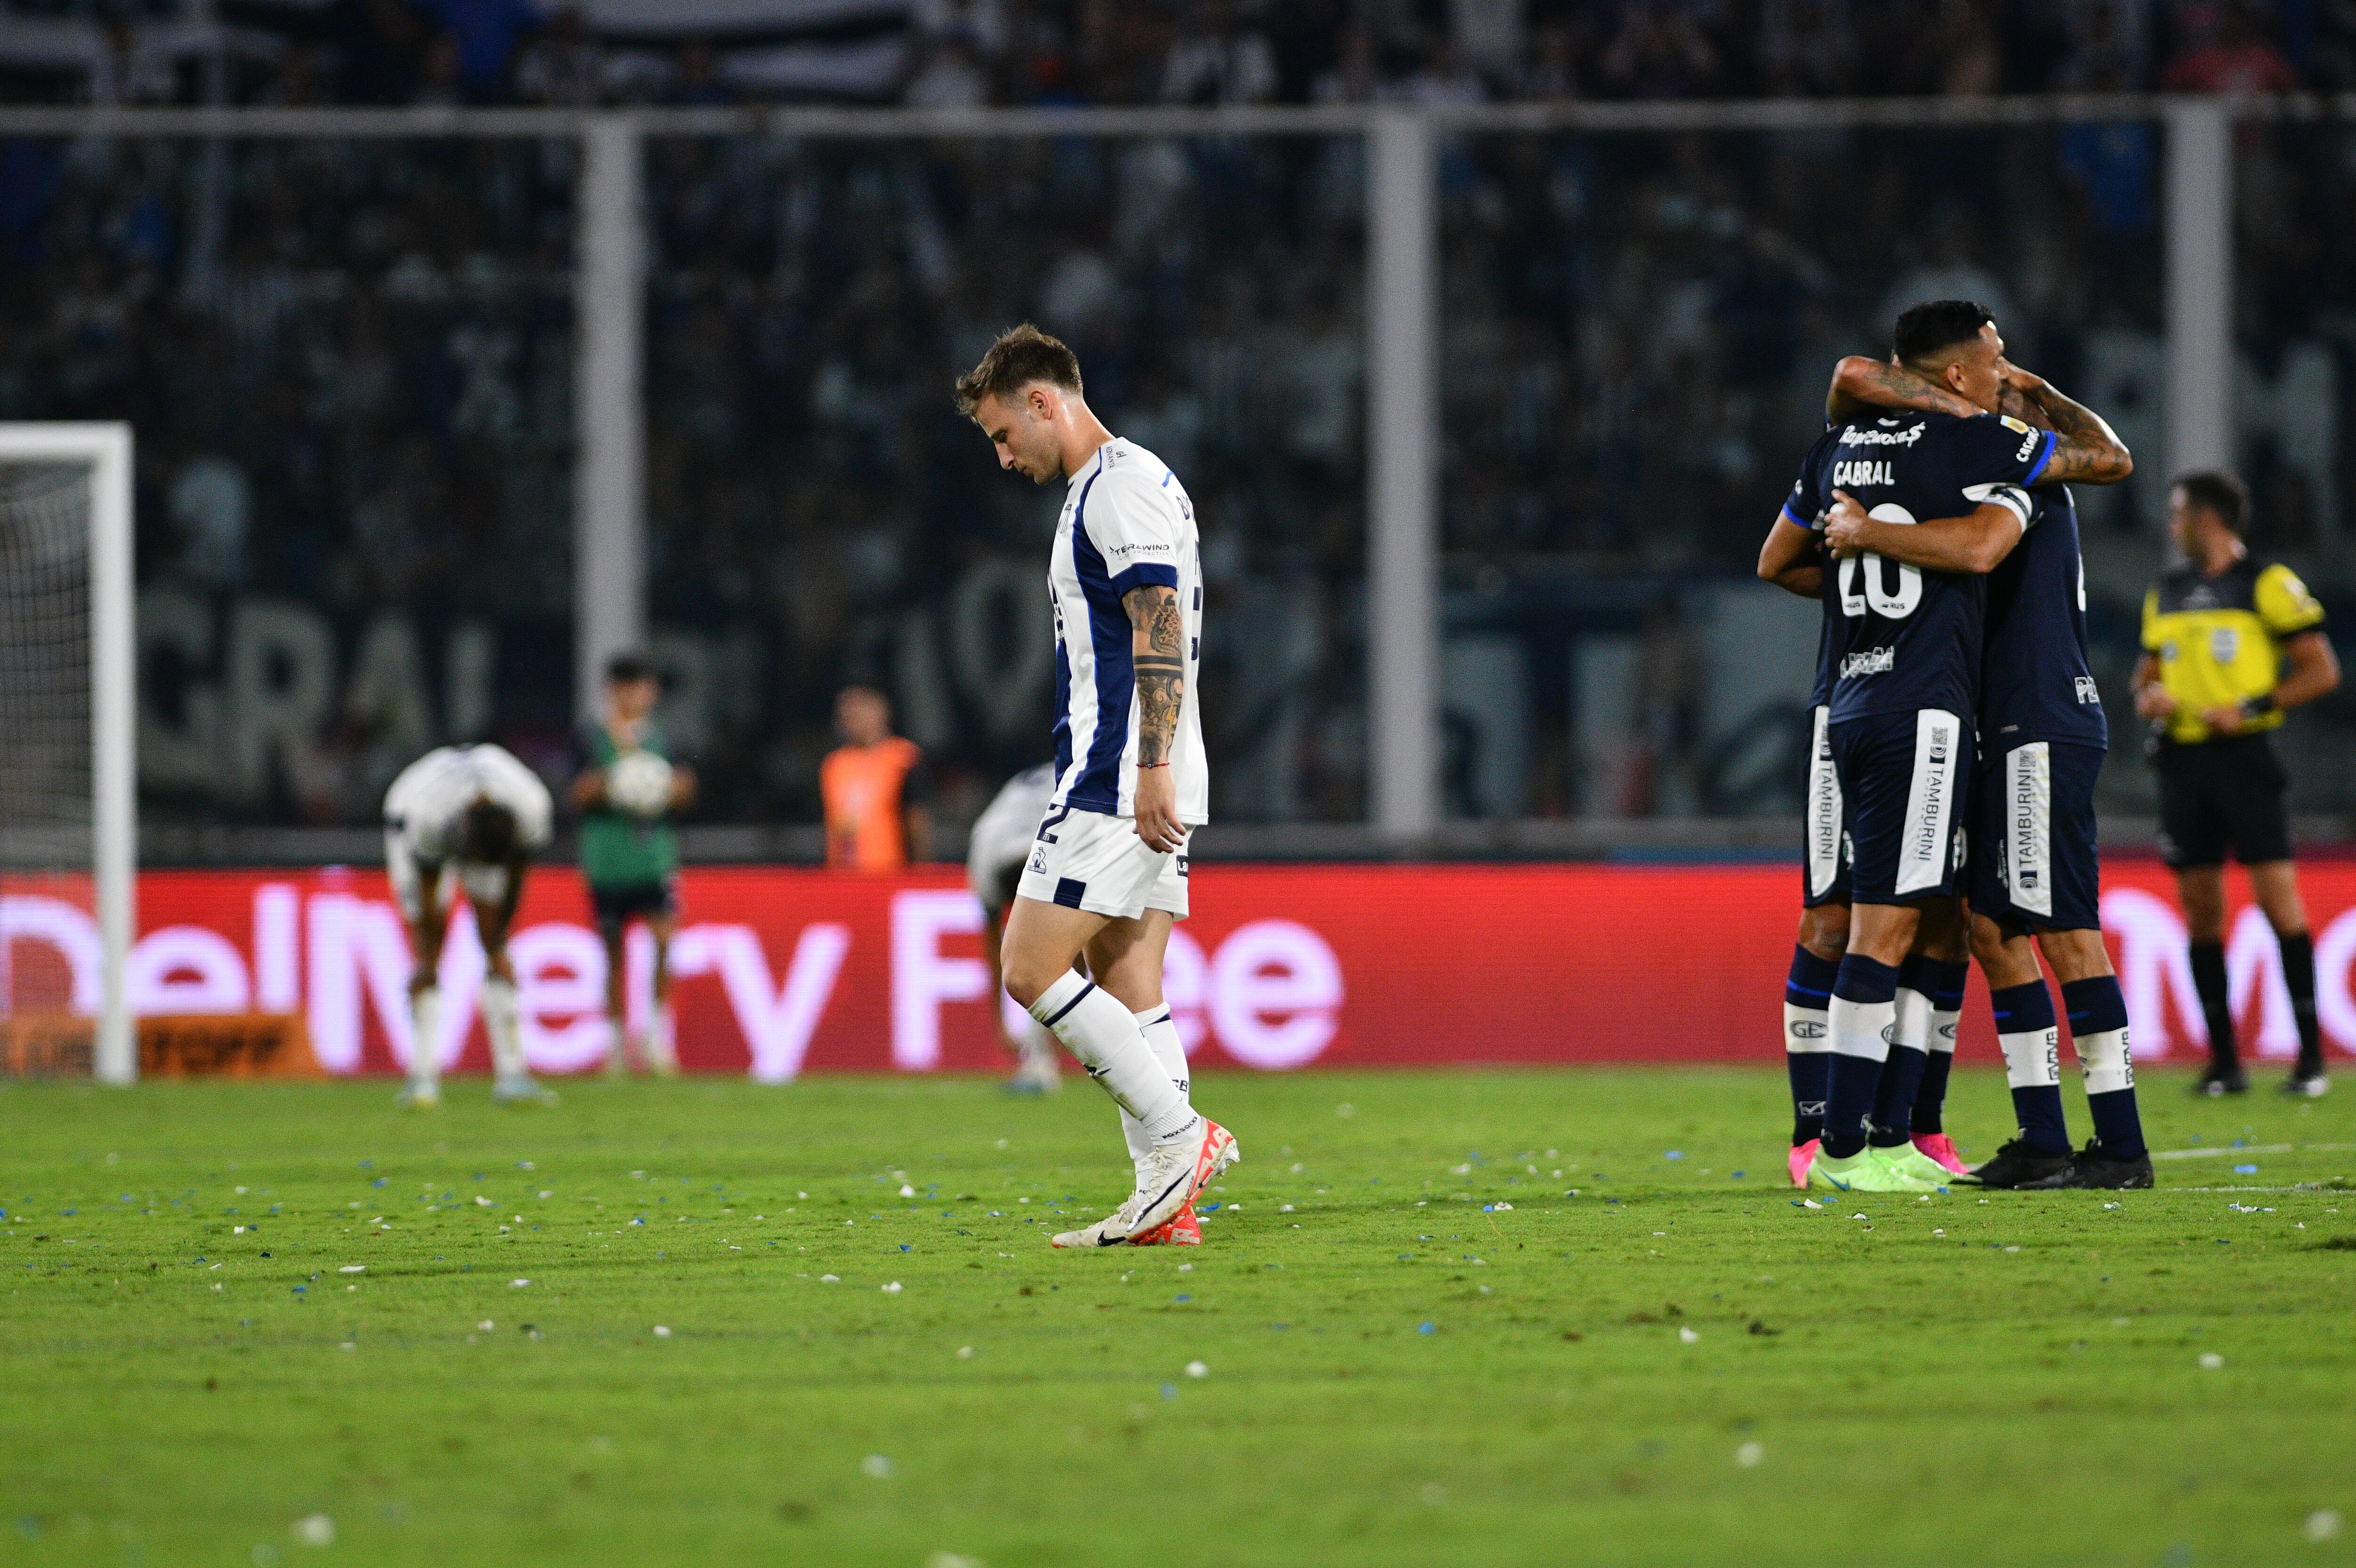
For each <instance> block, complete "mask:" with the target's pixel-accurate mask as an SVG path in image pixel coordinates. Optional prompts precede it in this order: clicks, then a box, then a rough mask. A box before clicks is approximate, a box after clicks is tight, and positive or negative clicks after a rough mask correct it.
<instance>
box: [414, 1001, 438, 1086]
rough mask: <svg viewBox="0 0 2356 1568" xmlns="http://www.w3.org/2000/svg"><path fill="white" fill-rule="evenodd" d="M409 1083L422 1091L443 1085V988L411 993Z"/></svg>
mask: <svg viewBox="0 0 2356 1568" xmlns="http://www.w3.org/2000/svg"><path fill="white" fill-rule="evenodd" d="M409 1081H410V1082H411V1083H414V1084H416V1085H417V1086H418V1087H420V1088H422V1089H431V1088H434V1087H436V1086H437V1085H439V1084H440V1083H441V1082H442V987H439V986H428V987H425V989H423V990H422V991H412V992H410V993H409Z"/></svg>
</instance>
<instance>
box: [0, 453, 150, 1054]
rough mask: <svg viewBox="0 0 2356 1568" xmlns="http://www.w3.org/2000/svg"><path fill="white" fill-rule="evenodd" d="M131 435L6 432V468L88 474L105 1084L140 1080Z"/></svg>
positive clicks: (94, 820)
mask: <svg viewBox="0 0 2356 1568" xmlns="http://www.w3.org/2000/svg"><path fill="white" fill-rule="evenodd" d="M131 453H132V442H131V427H130V426H129V425H127V424H122V423H101V422H96V421H91V422H84V423H70V422H60V423H55V424H46V423H33V424H5V423H0V462H10V463H84V464H89V465H90V470H91V476H90V500H91V507H90V718H91V737H90V746H91V770H90V775H91V880H92V884H93V887H94V891H95V893H96V898H95V902H96V905H97V914H98V936H99V950H100V954H101V957H102V963H101V976H102V983H101V987H100V1001H99V1008H98V1019H97V1034H96V1038H95V1040H94V1041H93V1044H92V1049H91V1072H92V1073H93V1075H94V1076H95V1077H96V1078H97V1079H98V1081H99V1082H100V1083H135V1082H137V1081H138V1077H139V1042H138V1038H137V1035H136V1032H135V1030H134V1025H133V1020H132V1017H131V997H130V993H129V990H128V988H127V987H126V986H125V984H124V979H123V976H124V971H125V969H126V967H127V966H128V964H129V961H130V957H131V938H132V933H133V929H134V920H135V913H134V912H135V909H136V905H135V902H134V901H135V900H136V898H137V896H138V891H137V888H136V886H135V884H134V867H135V866H136V864H137V861H138V833H139V809H138V806H139V803H138V795H137V787H138V786H137V746H138V727H137V724H136V721H135V712H136V708H135V704H136V700H137V699H136V688H135V681H136V675H135V670H134V652H133V645H132V625H131V616H132V611H131V579H132V560H131V554H132V533H131Z"/></svg>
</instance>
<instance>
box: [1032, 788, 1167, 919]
mask: <svg viewBox="0 0 2356 1568" xmlns="http://www.w3.org/2000/svg"><path fill="white" fill-rule="evenodd" d="M1188 831H1189V832H1190V833H1191V832H1192V829H1189V830H1188ZM1015 891H1016V892H1017V893H1019V894H1020V895H1021V896H1023V898H1026V899H1036V900H1038V901H1040V902H1041V903H1050V904H1062V905H1063V906H1064V907H1065V908H1066V909H1082V910H1086V911H1087V912H1089V913H1090V914H1103V915H1110V916H1111V917H1112V918H1114V919H1115V920H1135V919H1137V918H1138V917H1139V916H1140V915H1142V914H1143V913H1144V912H1146V911H1147V910H1149V909H1160V910H1168V911H1169V912H1170V913H1171V915H1172V917H1173V918H1174V919H1178V920H1183V919H1185V918H1186V847H1185V846H1184V845H1181V846H1179V848H1177V850H1176V851H1175V852H1174V853H1172V854H1168V855H1162V854H1158V853H1156V852H1155V851H1153V850H1151V849H1149V848H1146V847H1145V840H1143V839H1142V838H1140V837H1138V836H1137V819H1136V818H1135V817H1132V816H1108V815H1107V814H1105V813H1104V812H1101V811H1075V810H1074V809H1072V808H1071V807H1070V806H1067V805H1055V806H1050V807H1048V808H1047V815H1046V816H1044V817H1042V818H1041V819H1040V821H1039V836H1038V837H1037V838H1035V839H1033V841H1032V845H1031V859H1029V860H1027V861H1025V862H1024V863H1023V880H1022V883H1021V884H1020V885H1019V886H1018V887H1017V888H1016V889H1015Z"/></svg>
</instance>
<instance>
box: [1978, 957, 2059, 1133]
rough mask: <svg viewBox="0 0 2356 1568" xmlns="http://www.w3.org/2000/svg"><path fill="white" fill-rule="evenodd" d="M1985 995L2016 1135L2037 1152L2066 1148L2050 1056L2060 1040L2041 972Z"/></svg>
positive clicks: (2055, 1066) (2056, 1069)
mask: <svg viewBox="0 0 2356 1568" xmlns="http://www.w3.org/2000/svg"><path fill="white" fill-rule="evenodd" d="M1989 1000H1990V1001H1991V1002H1992V1003H1993V1004H1994V1005H1995V1009H1996V1032H1997V1039H1998V1040H2001V1041H2002V1042H2003V1044H2004V1070H2005V1077H2006V1079H2007V1080H2008V1082H2009V1083H2011V1084H2012V1115H2013V1120H2014V1121H2015V1122H2017V1123H2018V1124H2019V1127H2020V1138H2021V1141H2022V1142H2023V1143H2025V1144H2027V1145H2028V1146H2029V1147H2030V1148H2032V1149H2035V1150H2036V1151H2037V1152H2038V1153H2040V1154H2068V1153H2069V1152H2070V1125H2069V1123H2068V1122H2067V1121H2065V1120H2063V1118H2062V1115H2061V1074H2060V1071H2059V1064H2058V1063H2057V1061H2056V1060H2055V1056H2056V1053H2057V1052H2058V1051H2060V1050H2061V1040H2060V1035H2059V1031H2058V1030H2057V1029H2055V1027H2054V1022H2053V996H2052V993H2051V992H2050V991H2048V990H2047V989H2046V988H2045V978H2044V976H2038V977H2037V978H2036V979H2034V980H2031V981H2030V982H2029V984H2027V985H2025V986H2008V987H2005V988H2004V989H2003V990H2001V991H1998V992H1997V993H1996V994H1995V995H1994V996H1993V997H1990V998H1989Z"/></svg>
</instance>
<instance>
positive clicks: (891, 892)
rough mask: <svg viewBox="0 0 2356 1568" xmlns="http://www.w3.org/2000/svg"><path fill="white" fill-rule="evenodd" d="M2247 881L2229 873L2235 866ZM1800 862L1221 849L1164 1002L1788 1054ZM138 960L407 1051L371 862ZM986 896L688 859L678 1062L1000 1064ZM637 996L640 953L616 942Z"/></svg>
mask: <svg viewBox="0 0 2356 1568" xmlns="http://www.w3.org/2000/svg"><path fill="white" fill-rule="evenodd" d="M2303 880H2304V885H2305V891H2306V894H2307V901H2308V910H2309V915H2310V920H2311V923H2312V925H2313V929H2314V931H2315V934H2316V959H2317V967H2318V970H2319V981H2320V995H2319V1005H2320V1008H2321V1013H2322V1019H2323V1024H2324V1029H2325V1031H2326V1034H2327V1037H2328V1038H2329V1041H2330V1042H2331V1044H2332V1045H2333V1047H2334V1048H2335V1049H2337V1050H2339V1051H2350V1052H2356V994H2351V983H2356V976H2351V968H2356V866H2351V865H2348V864H2345V863H2332V862H2326V863H2322V864H2319V865H2316V866H2313V867H2310V868H2308V870H2307V871H2306V873H2305V875H2304V878H2303ZM2105 881H2106V883H2107V891H2105V893H2104V900H2103V916H2104V927H2105V930H2106V933H2108V936H2109V939H2110V942H2111V947H2112V954H2113V956H2114V958H2115V961H2116V962H2117V964H2118V965H2119V971H2120V976H2121V980H2122V983H2123V984H2124V986H2125V987H2126V996H2127V1005H2128V1011H2129V1015H2130V1018H2131V1019H2132V1021H2133V1028H2134V1040H2135V1046H2136V1055H2137V1056H2138V1057H2141V1058H2143V1059H2146V1060H2151V1059H2155V1058H2158V1059H2165V1058H2168V1057H2169V1056H2175V1057H2178V1058H2179V1059H2181V1058H2182V1057H2183V1056H2184V1055H2185V1054H2186V1053H2187V1051H2188V1049H2189V1048H2197V1047H2198V1046H2200V1045H2201V1044H2202V1043H2203V1042H2204V1040H2203V1034H2202V1028H2201V1012H2200V1008H2199V1005H2198V1003H2197V1000H2196V999H2195V997H2194V992H2193V988H2192V981H2191V974H2190V967H2189V965H2188V964H2187V962H2186V957H2185V943H2184V928H2183V923H2182V922H2181V920H2180V919H2179V917H2178V915H2177V913H2176V911H2175V905H2174V902H2173V898H2172V893H2171V890H2170V886H2169V877H2168V874H2167V872H2166V871H2165V870H2164V869H2162V868H2160V867H2159V866H2158V865H2157V864H2156V863H2151V862H2145V861H2126V862H2121V863H2118V864H2115V865H2114V866H2112V867H2110V868H2107V869H2106V875H2105ZM2234 881H2235V888H2234V893H2235V897H2236V898H2237V900H2238V899H2240V898H2241V897H2242V895H2243V893H2244V890H2243V889H2241V888H2240V886H2239V881H2238V877H2236V878H2235V879H2234ZM1797 883H1798V878H1797V876H1796V875H1795V874H1794V872H1793V871H1792V870H1791V869H1787V868H1783V867H1755V866H1742V867H1664V868H1627V867H1595V866H1530V867H1517V866H1516V867H1508V866H1313V867H1267V866H1226V865H1206V866H1202V867H1200V869H1198V870H1197V872H1196V874H1195V876H1194V890H1193V892H1194V904H1195V908H1196V909H1197V911H1198V913H1197V914H1196V915H1195V917H1194V919H1192V920H1190V921H1187V922H1186V923H1183V924H1182V925H1181V926H1180V927H1179V928H1178V932H1177V933H1176V935H1175V937H1174V938H1173V942H1172V945H1171V952H1170V965H1169V970H1168V977H1167V993H1168V998H1169V1001H1170V1003H1171V1005H1172V1008H1173V1011H1174V1012H1175V1014H1176V1016H1177V1019H1178V1021H1179V1025H1180V1028H1181V1029H1182V1030H1183V1033H1184V1036H1185V1038H1186V1040H1187V1043H1188V1047H1189V1049H1190V1050H1191V1051H1194V1054H1195V1056H1196V1058H1197V1060H1198V1061H1200V1062H1201V1063H1202V1064H1204V1065H1206V1066H1230V1067H1244V1068H1254V1069H1261V1070H1270V1071H1280V1070H1288V1069H1294V1068H1302V1067H1311V1066H1321V1067H1322V1066H1368V1065H1384V1064H1401V1065H1407V1064H1415V1065H1426V1064H1440V1063H1451V1062H1458V1063H1474V1062H1541V1061H1759V1062H1765V1061H1772V1060H1773V1059H1774V1058H1775V1057H1776V1056H1777V1055H1778V1054H1779V1053H1780V1051H1781V1049H1782V1048H1781V1027H1782V1013H1781V1004H1782V996H1783V974H1784V971H1785V969H1786V967H1787V966H1788V964H1789V962H1790V955H1791V944H1792V933H1793V928H1794V922H1795V919H1796V916H1797V912H1798V910H1797ZM139 919H140V930H141V933H142V934H141V937H140V940H139V942H138V944H137V946H136V947H135V949H134V953H133V955H132V960H131V964H130V968H129V973H128V976H127V977H128V981H129V985H130V988H131V993H132V999H133V1005H134V1008H135V1009H136V1010H137V1011H139V1012H140V1013H141V1014H142V1015H143V1016H170V1017H174V1018H191V1017H201V1016H202V1015H207V1014H250V1013H262V1014H278V1015H289V1016H300V1017H301V1018H302V1019H303V1021H304V1023H305V1029H306V1032H307V1034H308V1037H309V1040H310V1044H311V1049H312V1051H314V1052H315V1053H316V1056H317V1058H318V1062H319V1065H320V1066H321V1067H322V1068H324V1069H325V1070H326V1071H327V1072H335V1073H348V1072H391V1071H395V1070H396V1069H398V1068H399V1067H400V1066H402V1064H404V1063H406V1062H407V1061H409V1060H410V1056H411V1052H412V1050H413V1049H414V1046H413V1044H412V1041H411V1040H410V1039H409V1032H410V1031H409V1018H408V1008H407V1006H406V1004H405V999H404V998H405V990H406V987H407V983H408V979H409V975H410V959H409V947H408V942H407V938H406V935H405V933H403V931H402V925H401V921H400V918H399V916H398V915H397V914H396V912H394V909H393V906H392V903H391V899H390V897H389V896H388V894H387V891H386V889H385V883H384V878H383V876H382V875H381V874H380V873H379V872H375V871H352V870H341V869H330V870H326V871H318V872H303V873H294V874H289V873H280V872H267V871H220V872H214V871H151V872H147V873H145V875H143V876H142V878H141V880H140V891H139ZM980 919H981V914H980V909H979V907H978V906H977V905H976V904H975V903H974V901H973V900H972V898H971V897H970V896H969V894H968V893H967V892H966V891H965V888H964V886H963V884H962V882H961V880H959V879H958V877H957V876H956V875H955V874H953V873H950V872H947V871H943V872H937V873H936V872H924V873H916V874H911V875H906V876H895V877H871V876H851V875H843V874H840V873H833V872H827V871H818V870H805V869H776V868H699V869H691V870H689V871H687V872H686V873H685V874H684V876H683V877H682V879H681V915H680V934H679V938H678V941H677V944H676V945H675V947H674V949H673V953H672V958H673V966H674V969H675V971H676V973H677V975H678V976H679V978H678V984H677V1005H678V1011H679V1026H680V1028H679V1040H680V1056H681V1059H682V1061H684V1062H685V1064H686V1065H687V1066H688V1067H690V1068H691V1069H700V1070H704V1071H711V1072H750V1073H751V1074H752V1075H753V1076H755V1077H756V1078H760V1079H764V1080H769V1081H781V1080H785V1079H790V1078H793V1077H795V1076H797V1075H798V1074H799V1073H802V1072H827V1071H860V1072H876V1071H886V1070H899V1071H905V1072H927V1071H933V1070H936V1069H964V1070H995V1069H998V1068H1000V1067H1001V1066H1003V1065H1004V1058H1003V1056H1002V1055H1001V1052H1000V1051H999V1048H998V1046H997V1044H996V1041H995V1040H994V1038H993V1034H992V1030H991V1019H990V1008H991V1006H992V1005H993V1001H992V998H991V996H990V995H989V983H988V976H987V972H986V970H985V969H984V968H983V965H982V963H981V960H980V947H979V942H978V934H977V933H978V932H979V930H980ZM2228 933H2229V935H2228V944H2227V953H2228V959H2227V963H2228V968H2229V970H2230V971H2231V974H2232V977H2233V994H2234V997H2235V999H2236V1004H2237V1007H2238V1008H2239V1012H2240V1016H2241V1018H2242V1020H2243V1029H2244V1036H2245V1043H2254V1046H2255V1048H2256V1051H2257V1053H2258V1054H2260V1055H2267V1056H2286V1055H2288V1054H2290V1052H2291V1051H2293V1050H2294V1049H2295V1046H2296V1039H2297V1037H2296V1034H2295V1033H2294V1031H2293V1029H2292V1023H2291V1016H2290V1007H2289V1000H2288V997H2287V995H2286V993H2285V992H2284V990H2283V983H2282V965H2281V959H2280V955H2279V954H2278V952H2277V951H2276V944H2275V943H2274V940H2273V936H2272V934H2271V933H2269V932H2268V931H2267V929H2266V926H2265V920H2264V918H2263V917H2262V916H2261V915H2260V914H2259V913H2258V912H2257V911H2256V909H2255V908H2254V907H2251V906H2248V905H2246V903H2244V902H2238V901H2237V902H2236V904H2235V905H2234V907H2233V911H2232V912H2231V914H2230V916H2229V923H2228ZM0 940H5V942H6V944H7V946H8V955H7V956H8V958H9V960H10V962H9V965H8V968H7V973H9V974H10V975H11V976H13V977H14V984H15V987H16V988H17V989H19V990H22V989H23V988H25V987H28V986H29V987H37V988H39V989H42V990H45V991H48V992H50V993H53V994H56V995H58V996H60V997H64V996H68V995H70V997H72V999H73V1000H72V1005H73V1007H74V1008H75V1009H76V1010H79V1011H84V1012H87V1011H90V1010H91V1009H92V1008H94V1007H95V1005H96V996H97V987H98V963H99V960H98V942H97V935H96V932H95V929H94V927H93V926H92V925H91V922H90V918H89V916H88V914H87V912H86V909H85V908H84V907H81V906H78V905H77V904H76V903H74V902H73V901H70V899H66V898H62V897H58V896H54V895H52V894H12V895H10V896H6V897H0ZM510 952H511V955H512V956H513V958H514V960H515V963H516V966H517V970H518V978H519V994H520V999H521V1003H522V1010H523V1016H524V1020H525V1050H526V1054H527V1057H528V1059H529V1060H530V1062H531V1064H532V1065H533V1066H534V1067H535V1068H536V1069H537V1070H539V1071H541V1072H573V1071H579V1070H582V1069H584V1068H587V1067H590V1066H592V1065H594V1063H595V1062H596V1061H598V1059H599V1056H600V1054H601V1052H602V1051H603V1049H604V1027H605V1026H604V1023H603V1017H602V1008H603V1003H602V997H603V996H604V989H605V955H604V952H603V949H602V948H601V946H600V944H599V943H598V941H597V938H596V934H595V932H594V927H593V926H592V923H591V921H590V917H589V908H588V900H587V896H586V894H585V892H584V889H583V886H582V884H581V881H580V880H579V878H578V877H577V876H575V875H574V874H573V872H572V871H571V870H570V869H566V868H555V867H552V868H544V869H541V870H539V871H537V872H535V873H534V874H533V876H532V879H531V881H530V886H529V888H528V890H527V892H526V894H525V897H524V901H523V905H522V909H521V911H520V912H519V916H518V920H517V931H516V933H515V936H514V937H513V939H512V942H511V944H510ZM625 963H626V990H627V992H628V994H629V995H630V997H631V998H632V1001H631V1006H632V1009H633V1011H634V1012H636V1013H639V1014H643V1011H644V1009H645V1008H646V1006H647V1005H648V1001H647V997H648V990H649V978H650V975H651V965H652V951H651V946H650V944H649V943H648V940H647V938H646V936H645V933H643V932H634V933H632V935H631V938H630V941H629V943H628V944H627V947H626V957H625ZM482 965H483V957H482V950H481V947H480V945H479V944H477V942H476V940H475V936H474V930H473V920H472V916H471V914H469V913H467V912H464V911H463V910H462V911H461V912H460V913H459V914H458V915H457V917H456V923H455V929H454V931H453V933H452V940H451V941H449V942H448V943H447V944H445V946H444V955H443V960H442V967H441V984H442V990H443V1006H442V1009H441V1011H442V1036H443V1038H441V1039H440V1040H437V1041H435V1042H434V1048H435V1049H436V1051H438V1052H439V1053H440V1054H441V1056H442V1057H443V1059H444V1062H445V1064H447V1065H450V1066H453V1067H455V1068H457V1069H461V1070H463V1069H468V1068H480V1067H483V1066H486V1065H487V1048H486V1045H485V1042H484V1040H483V1036H482V1031H481V1029H480V1026H479V1024H478V1022H477V1019H476V1010H475V998H476V996H477V992H478V990H479V987H480V985H481V979H482ZM1973 984H1974V998H1973V1000H1972V1001H1971V1002H1970V1003H1969V1004H1967V1010H1966V1013H1965V1030H1964V1049H1965V1053H1966V1056H1967V1058H1972V1057H1976V1058H1980V1059H1982V1060H1993V1059H1994V1055H1995V1041H1994V1038H1993V1035H1992V1033H1991V1030H1990V1028H1989V1023H1988V1019H1987V1004H1986V1000H1985V993H1984V992H1983V991H1981V990H1980V988H1979V982H1978V981H1977V979H1976V978H1975V980H1974V983H1973Z"/></svg>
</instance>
